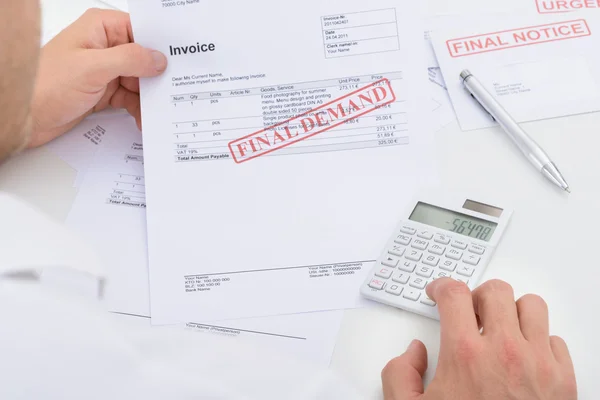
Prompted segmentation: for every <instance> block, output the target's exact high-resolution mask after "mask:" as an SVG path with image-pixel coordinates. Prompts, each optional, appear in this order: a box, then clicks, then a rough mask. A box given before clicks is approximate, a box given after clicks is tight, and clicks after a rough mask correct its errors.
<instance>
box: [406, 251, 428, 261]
mask: <svg viewBox="0 0 600 400" xmlns="http://www.w3.org/2000/svg"><path fill="white" fill-rule="evenodd" d="M421 257H423V253H421V252H420V251H418V250H409V251H407V252H406V255H404V258H406V259H408V260H411V261H419V260H420V259H421Z"/></svg>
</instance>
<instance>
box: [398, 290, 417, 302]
mask: <svg viewBox="0 0 600 400" xmlns="http://www.w3.org/2000/svg"><path fill="white" fill-rule="evenodd" d="M420 296H421V292H419V291H418V290H415V289H410V288H406V290H405V291H404V295H402V297H404V298H405V299H408V300H412V301H417V300H419V297H420Z"/></svg>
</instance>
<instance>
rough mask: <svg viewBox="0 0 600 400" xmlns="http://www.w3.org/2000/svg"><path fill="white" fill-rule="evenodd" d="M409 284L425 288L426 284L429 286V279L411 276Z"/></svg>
mask: <svg viewBox="0 0 600 400" xmlns="http://www.w3.org/2000/svg"><path fill="white" fill-rule="evenodd" d="M408 284H409V285H410V286H412V287H414V288H417V289H425V286H427V279H425V278H419V277H417V276H413V277H412V278H410V282H408Z"/></svg>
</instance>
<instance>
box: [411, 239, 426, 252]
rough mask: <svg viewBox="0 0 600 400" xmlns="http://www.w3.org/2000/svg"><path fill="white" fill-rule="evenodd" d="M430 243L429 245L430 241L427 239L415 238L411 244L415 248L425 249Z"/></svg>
mask: <svg viewBox="0 0 600 400" xmlns="http://www.w3.org/2000/svg"><path fill="white" fill-rule="evenodd" d="M428 245H429V242H427V241H425V240H421V239H415V240H413V242H412V245H411V246H412V247H414V248H415V249H419V250H425V249H426V248H427V246H428Z"/></svg>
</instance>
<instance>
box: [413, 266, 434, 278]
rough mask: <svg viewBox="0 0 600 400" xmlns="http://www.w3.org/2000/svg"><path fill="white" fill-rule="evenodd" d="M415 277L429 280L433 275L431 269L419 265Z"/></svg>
mask: <svg viewBox="0 0 600 400" xmlns="http://www.w3.org/2000/svg"><path fill="white" fill-rule="evenodd" d="M417 275H419V276H422V277H425V278H431V275H433V268H431V267H426V266H424V265H419V267H417Z"/></svg>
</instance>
